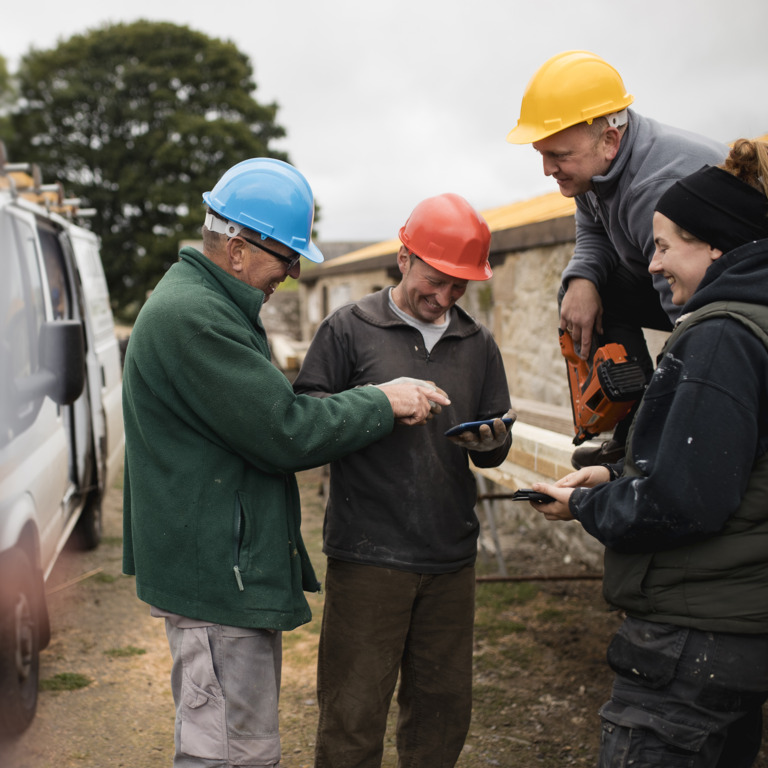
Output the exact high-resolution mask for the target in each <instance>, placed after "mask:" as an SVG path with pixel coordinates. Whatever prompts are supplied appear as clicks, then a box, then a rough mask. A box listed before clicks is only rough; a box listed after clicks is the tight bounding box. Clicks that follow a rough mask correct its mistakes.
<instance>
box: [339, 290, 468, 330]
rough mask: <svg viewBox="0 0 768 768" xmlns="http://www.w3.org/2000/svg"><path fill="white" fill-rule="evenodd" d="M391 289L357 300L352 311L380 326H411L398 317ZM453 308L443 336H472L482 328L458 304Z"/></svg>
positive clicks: (368, 321)
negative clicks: (390, 298)
mask: <svg viewBox="0 0 768 768" xmlns="http://www.w3.org/2000/svg"><path fill="white" fill-rule="evenodd" d="M390 290H391V289H390V288H383V289H382V290H380V291H376V293H371V294H368V295H367V296H364V297H363V298H362V299H360V301H358V302H355V304H354V305H353V307H352V312H354V314H356V315H357V316H358V317H359V318H360V319H362V320H365V321H366V322H367V323H370V324H371V325H376V326H378V327H380V328H392V327H398V326H399V327H407V328H410V327H411V326H409V325H408V323H406V322H405V321H404V320H403V319H402V318H400V317H398V316H397V315H396V314H395V313H394V312H393V311H392V308H391V307H390V306H389V292H390ZM453 309H454V310H455V311H453V312H451V322H450V323H449V325H448V328H446V330H445V333H444V334H443V338H445V337H446V336H457V337H463V336H471V335H472V334H473V333H477V332H478V331H479V330H480V325H479V324H478V323H477V321H476V320H475V319H474V318H473V317H472V316H471V315H470V314H469V313H467V312H466V311H464V310H463V309H462V308H461V307H459V306H458V305H456V304H454V305H453Z"/></svg>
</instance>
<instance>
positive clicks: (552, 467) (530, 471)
mask: <svg viewBox="0 0 768 768" xmlns="http://www.w3.org/2000/svg"><path fill="white" fill-rule="evenodd" d="M512 436H513V440H512V449H511V450H510V452H509V456H508V457H507V460H506V461H505V462H504V463H503V464H501V465H499V466H498V467H489V468H481V467H474V466H473V470H474V471H475V472H478V473H479V474H481V475H482V476H483V477H486V478H487V479H488V480H491V481H492V482H494V483H496V484H498V485H501V486H503V487H505V488H510V489H511V490H513V491H515V490H517V489H518V488H527V487H529V486H530V485H531V483H535V482H552V481H553V480H558V479H559V478H561V477H562V476H563V475H566V474H568V473H569V472H572V471H573V467H572V466H571V454H572V453H573V449H574V445H573V442H572V440H571V439H570V438H569V437H566V436H565V435H563V434H561V433H559V432H553V431H552V430H549V429H542V428H541V427H535V426H533V425H532V424H526V423H525V422H521V421H518V422H516V423H515V425H514V427H512Z"/></svg>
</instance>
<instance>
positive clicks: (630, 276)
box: [557, 263, 672, 444]
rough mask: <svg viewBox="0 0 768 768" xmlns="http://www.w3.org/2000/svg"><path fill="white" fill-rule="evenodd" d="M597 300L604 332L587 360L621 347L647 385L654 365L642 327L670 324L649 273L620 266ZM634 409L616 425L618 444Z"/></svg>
mask: <svg viewBox="0 0 768 768" xmlns="http://www.w3.org/2000/svg"><path fill="white" fill-rule="evenodd" d="M564 295H565V289H564V287H561V288H560V292H559V293H558V297H557V300H558V306H559V305H560V304H561V303H562V301H563V296H564ZM600 299H601V301H602V303H603V333H602V335H600V336H599V337H596V338H594V339H593V342H592V350H591V353H590V357H591V356H592V355H594V353H595V351H596V350H597V349H598V347H601V346H603V345H604V344H609V343H614V344H623V345H624V349H625V350H626V351H627V355H628V357H631V358H632V357H633V358H635V359H636V360H637V362H638V364H639V365H640V367H641V368H642V369H643V371H644V373H645V381H646V384H647V383H648V381H650V378H651V375H652V374H653V370H654V368H655V363H654V361H653V360H651V356H650V353H649V352H648V345H647V344H646V341H645V336H644V335H643V328H650V329H652V330H655V331H671V330H672V321H671V320H670V319H669V317H668V316H667V313H666V312H665V311H664V309H663V307H662V306H661V300H660V298H659V294H658V292H657V291H656V289H655V288H654V287H653V281H652V280H651V275H650V273H649V274H648V275H645V276H643V277H641V276H639V275H636V274H635V273H634V272H631V271H630V270H629V269H627V267H625V266H624V265H623V264H621V263H619V265H618V266H617V267H616V269H615V270H614V271H613V272H612V273H611V275H610V277H609V278H608V282H607V283H606V285H605V286H604V287H603V289H602V290H601V291H600ZM636 408H637V405H635V407H634V408H633V409H632V411H631V412H630V413H629V415H627V416H626V417H625V418H624V419H622V420H621V421H620V422H619V423H618V424H617V425H616V428H615V429H614V433H613V439H614V440H616V441H617V442H620V443H622V444H623V443H625V442H626V440H627V434H628V432H629V426H630V424H631V423H632V418H633V416H634V413H635V410H636Z"/></svg>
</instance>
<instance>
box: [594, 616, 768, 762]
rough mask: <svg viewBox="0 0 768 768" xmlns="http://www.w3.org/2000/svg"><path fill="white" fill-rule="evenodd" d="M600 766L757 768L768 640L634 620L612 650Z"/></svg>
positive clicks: (622, 629)
mask: <svg viewBox="0 0 768 768" xmlns="http://www.w3.org/2000/svg"><path fill="white" fill-rule="evenodd" d="M608 661H609V663H610V665H611V667H612V668H613V670H614V671H615V672H616V673H617V674H616V679H615V681H614V685H613V691H612V695H611V700H610V701H609V702H608V703H607V704H605V705H604V706H603V708H602V709H601V710H600V717H601V718H602V723H603V730H602V736H601V743H600V761H599V768H629V767H630V766H631V768H749V766H751V765H752V763H753V762H754V760H755V758H756V757H757V754H758V752H759V750H760V741H761V736H762V705H763V703H764V702H765V700H766V698H768V635H765V634H760V635H737V634H728V633H724V632H702V631H700V630H697V629H688V628H684V627H678V626H674V625H670V624H658V623H655V622H649V621H643V620H640V619H633V618H628V619H626V620H625V622H624V624H623V625H622V626H621V627H620V629H619V631H618V633H617V634H616V637H615V638H614V639H613V640H612V641H611V644H610V646H609V648H608Z"/></svg>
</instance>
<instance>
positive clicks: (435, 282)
mask: <svg viewBox="0 0 768 768" xmlns="http://www.w3.org/2000/svg"><path fill="white" fill-rule="evenodd" d="M397 265H398V267H399V268H400V272H401V273H402V275H403V277H402V280H401V281H400V283H399V284H398V285H396V286H395V288H394V290H393V292H392V298H393V299H394V301H395V304H397V306H398V307H400V309H402V310H403V312H405V313H406V314H409V315H410V316H411V317H415V318H416V319H417V320H420V321H421V322H422V323H441V322H443V320H445V313H446V312H447V311H448V310H449V309H450V308H451V307H452V306H453V305H454V304H455V303H456V302H457V301H458V300H459V299H460V298H461V297H462V296H463V295H464V292H465V291H466V290H467V283H468V281H467V280H459V279H458V278H456V277H451V276H450V275H446V274H445V273H444V272H440V271H439V270H437V269H435V268H434V267H430V266H429V264H427V263H426V262H423V261H422V260H421V259H420V258H419V257H418V256H412V255H411V254H410V253H409V252H408V249H407V248H401V249H400V251H399V252H398V254H397Z"/></svg>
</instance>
